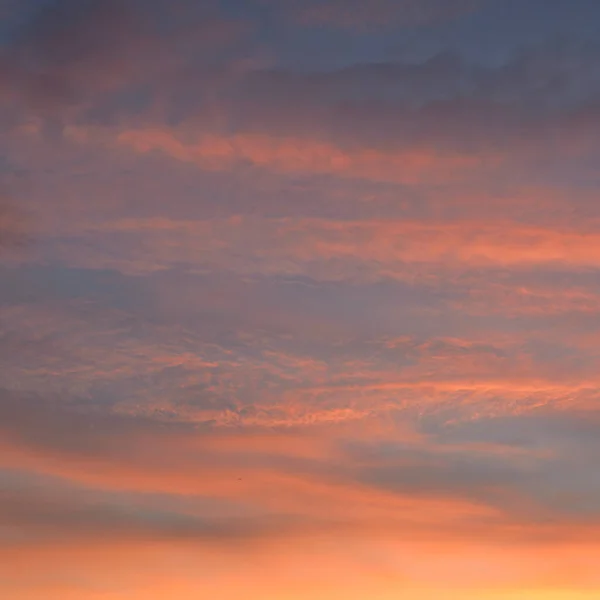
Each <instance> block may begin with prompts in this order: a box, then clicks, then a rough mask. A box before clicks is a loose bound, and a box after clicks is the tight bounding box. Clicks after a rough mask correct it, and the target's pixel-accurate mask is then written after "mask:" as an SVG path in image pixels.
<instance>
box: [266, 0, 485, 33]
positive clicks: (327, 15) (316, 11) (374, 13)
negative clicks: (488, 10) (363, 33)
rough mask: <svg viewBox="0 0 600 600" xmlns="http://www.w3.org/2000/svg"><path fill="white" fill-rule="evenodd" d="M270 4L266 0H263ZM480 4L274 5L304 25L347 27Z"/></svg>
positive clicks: (448, 14) (424, 0) (428, 17)
mask: <svg viewBox="0 0 600 600" xmlns="http://www.w3.org/2000/svg"><path fill="white" fill-rule="evenodd" d="M263 3H267V4H270V0H263ZM482 4H483V2H482V1H481V0H446V1H444V0H375V1H373V2H365V0H350V1H348V0H346V1H344V0H309V1H308V2H303V1H301V0H284V1H283V2H277V3H276V6H277V9H278V10H280V11H283V12H284V13H286V14H288V15H289V16H291V17H292V18H293V19H295V20H297V21H298V22H300V23H302V24H305V25H328V26H335V27H342V28H350V29H359V30H360V29H365V28H369V27H391V26H398V25H400V26H403V27H406V26H415V25H421V24H424V23H431V22H435V21H438V20H445V19H452V18H455V17H457V16H459V15H461V14H464V13H465V12H470V11H472V10H475V9H476V8H478V7H480V6H481V5H482Z"/></svg>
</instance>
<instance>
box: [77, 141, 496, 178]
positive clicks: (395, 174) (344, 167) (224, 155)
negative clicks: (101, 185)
mask: <svg viewBox="0 0 600 600" xmlns="http://www.w3.org/2000/svg"><path fill="white" fill-rule="evenodd" d="M72 135H74V134H72ZM117 139H118V142H119V143H121V144H123V145H125V146H129V147H131V148H133V149H134V150H136V151H137V152H150V151H153V150H158V151H161V152H164V153H165V154H167V155H169V156H171V157H172V158H175V159H177V160H180V161H183V162H191V163H197V164H199V165H200V166H202V167H204V168H208V169H225V168H229V167H231V166H234V165H244V164H250V165H252V166H255V167H262V168H268V169H273V170H275V171H280V172H284V173H310V174H322V175H335V176H341V177H352V178H355V177H358V178H365V179H371V180H374V181H388V182H394V183H404V184H415V183H422V182H425V181H428V182H430V183H434V182H440V181H448V180H454V179H457V178H459V177H461V176H464V175H465V174H466V173H467V172H468V171H469V170H471V169H473V168H475V167H478V166H481V165H484V164H486V163H488V164H489V163H490V162H493V161H494V160H495V159H494V158H487V159H486V158H481V157H480V156H478V155H475V154H472V155H469V154H460V153H458V152H441V151H435V150H430V149H426V148H423V149H418V148H415V149H409V150H398V151H391V152H386V151H383V150H377V149H368V148H361V147H359V148H357V149H352V148H348V149H344V148H341V147H339V146H336V145H334V144H332V143H330V142H326V141H318V140H311V139H303V138H294V137H290V138H286V137H274V136H270V135H266V134H250V133H239V134H235V135H232V136H229V137H227V136H223V135H213V134H204V135H200V136H199V139H197V140H196V141H194V142H191V143H186V142H183V141H182V140H180V139H179V138H178V137H177V136H176V135H174V134H173V132H172V131H170V130H167V129H141V130H129V131H124V132H122V133H120V134H119V135H118V138H117Z"/></svg>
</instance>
